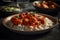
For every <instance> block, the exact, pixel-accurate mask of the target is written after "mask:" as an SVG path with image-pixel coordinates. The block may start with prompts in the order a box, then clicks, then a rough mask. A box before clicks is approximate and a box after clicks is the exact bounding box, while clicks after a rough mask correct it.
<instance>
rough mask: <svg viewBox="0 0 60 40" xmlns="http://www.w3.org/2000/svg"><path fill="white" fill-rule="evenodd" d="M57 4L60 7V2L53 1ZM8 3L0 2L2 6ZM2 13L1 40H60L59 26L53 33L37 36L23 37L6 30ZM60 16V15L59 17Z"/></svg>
mask: <svg viewBox="0 0 60 40" xmlns="http://www.w3.org/2000/svg"><path fill="white" fill-rule="evenodd" d="M53 1H54V2H56V3H57V4H59V5H60V1H59V0H53ZM6 4H7V3H6V2H2V1H0V6H4V5H6ZM1 14H2V13H1V12H0V40H60V27H59V25H57V26H56V27H55V28H53V29H52V30H51V31H49V32H47V33H44V34H36V35H23V34H19V33H15V32H12V31H10V30H8V29H6V28H5V27H4V26H3V25H2V20H3V17H2V16H3V15H4V14H3V15H1ZM59 16H60V15H59ZM55 17H56V18H58V16H55Z"/></svg>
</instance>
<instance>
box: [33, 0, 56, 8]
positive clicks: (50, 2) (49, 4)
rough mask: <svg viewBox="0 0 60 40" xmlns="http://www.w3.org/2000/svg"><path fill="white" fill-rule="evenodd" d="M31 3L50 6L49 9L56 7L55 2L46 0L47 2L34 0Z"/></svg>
mask: <svg viewBox="0 0 60 40" xmlns="http://www.w3.org/2000/svg"><path fill="white" fill-rule="evenodd" d="M33 5H34V6H37V7H40V8H50V9H52V8H56V7H57V4H56V3H54V2H52V1H47V2H46V1H42V2H39V1H35V2H34V3H33Z"/></svg>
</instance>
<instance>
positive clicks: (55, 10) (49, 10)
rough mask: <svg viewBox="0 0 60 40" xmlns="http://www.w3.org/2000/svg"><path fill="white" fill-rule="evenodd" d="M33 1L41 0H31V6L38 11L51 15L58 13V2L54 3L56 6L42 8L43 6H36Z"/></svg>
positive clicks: (59, 7)
mask: <svg viewBox="0 0 60 40" xmlns="http://www.w3.org/2000/svg"><path fill="white" fill-rule="evenodd" d="M35 3H41V2H40V1H34V2H33V6H34V7H35V9H36V10H37V11H39V12H40V13H45V14H49V15H52V16H56V15H58V12H59V9H60V6H59V5H58V4H56V3H55V4H56V6H57V7H56V8H43V7H38V6H36V5H35Z"/></svg>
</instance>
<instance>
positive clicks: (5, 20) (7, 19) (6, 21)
mask: <svg viewBox="0 0 60 40" xmlns="http://www.w3.org/2000/svg"><path fill="white" fill-rule="evenodd" d="M39 14H40V13H39ZM18 15H19V14H15V15H11V16H9V17H6V18H5V19H4V20H3V25H4V26H5V27H6V28H8V29H9V30H11V31H13V32H17V33H20V34H41V33H45V32H48V31H50V30H51V29H52V28H54V27H56V25H57V24H58V22H57V19H55V18H54V17H52V16H49V15H46V14H40V15H43V16H46V17H48V18H49V19H50V20H52V21H53V22H54V25H53V26H52V27H51V28H49V29H45V30H40V31H28V32H27V31H19V30H15V29H12V28H10V27H9V26H8V25H7V23H8V22H9V21H10V20H11V18H12V17H13V16H18Z"/></svg>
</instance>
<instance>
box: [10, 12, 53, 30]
mask: <svg viewBox="0 0 60 40" xmlns="http://www.w3.org/2000/svg"><path fill="white" fill-rule="evenodd" d="M9 24H10V26H11V27H12V28H13V29H16V30H20V31H39V30H45V29H48V28H50V27H52V26H53V21H52V20H51V19H49V18H48V17H46V16H43V15H40V14H38V13H36V12H23V13H21V14H19V15H18V16H13V17H12V18H11V20H10V23H9Z"/></svg>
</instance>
